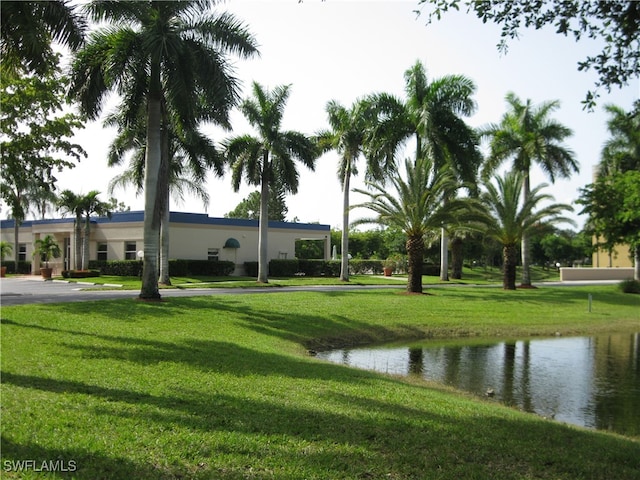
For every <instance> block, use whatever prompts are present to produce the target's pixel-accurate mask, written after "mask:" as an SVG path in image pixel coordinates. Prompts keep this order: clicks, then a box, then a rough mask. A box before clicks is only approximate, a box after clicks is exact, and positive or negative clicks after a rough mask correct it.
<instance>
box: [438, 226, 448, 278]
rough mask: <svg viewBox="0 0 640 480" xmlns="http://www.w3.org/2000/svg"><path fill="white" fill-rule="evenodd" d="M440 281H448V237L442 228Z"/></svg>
mask: <svg viewBox="0 0 640 480" xmlns="http://www.w3.org/2000/svg"><path fill="white" fill-rule="evenodd" d="M440 280H441V281H443V282H448V281H449V237H448V235H447V231H446V230H445V229H444V228H443V229H442V230H441V233H440Z"/></svg>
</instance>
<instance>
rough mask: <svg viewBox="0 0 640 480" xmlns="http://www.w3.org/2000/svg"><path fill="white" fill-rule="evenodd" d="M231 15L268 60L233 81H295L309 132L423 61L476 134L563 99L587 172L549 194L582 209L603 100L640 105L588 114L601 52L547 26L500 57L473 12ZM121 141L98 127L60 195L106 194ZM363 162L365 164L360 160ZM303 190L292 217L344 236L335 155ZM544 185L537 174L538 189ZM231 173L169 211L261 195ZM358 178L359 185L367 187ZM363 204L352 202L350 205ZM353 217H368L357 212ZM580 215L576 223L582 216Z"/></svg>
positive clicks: (618, 97) (409, 8) (527, 33)
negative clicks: (113, 153) (115, 143)
mask: <svg viewBox="0 0 640 480" xmlns="http://www.w3.org/2000/svg"><path fill="white" fill-rule="evenodd" d="M217 8H218V9H224V10H228V11H230V12H232V13H234V14H235V15H236V16H237V17H238V18H239V19H240V20H242V21H243V22H244V23H245V24H247V25H248V27H249V29H250V31H251V32H252V33H253V34H254V35H255V36H256V38H257V40H258V42H259V44H260V50H261V56H260V57H257V58H254V59H251V60H235V59H234V60H233V63H234V66H235V70H236V75H237V76H238V78H239V79H240V80H241V81H242V83H243V86H244V95H243V96H246V95H248V94H249V88H250V85H251V83H252V82H253V81H257V82H259V83H260V84H262V85H264V86H265V87H268V88H273V87H274V86H276V85H282V84H290V85H291V95H290V98H289V101H288V103H287V108H286V111H285V116H284V128H286V129H294V130H299V131H302V132H304V133H308V134H312V133H314V132H316V131H318V130H320V129H323V128H326V127H327V120H326V113H325V106H326V104H327V102H328V101H329V100H337V101H339V102H341V103H342V104H344V105H345V106H348V105H351V104H352V102H353V101H354V100H356V99H357V98H358V97H361V96H364V95H367V94H369V93H374V92H388V93H393V94H396V95H398V96H400V97H401V98H404V72H405V70H407V69H408V68H409V67H411V66H412V65H413V64H414V63H415V62H416V60H420V61H422V63H423V64H424V65H425V66H426V68H427V73H428V76H429V78H430V79H433V78H436V77H440V76H443V75H448V74H463V75H466V76H468V77H470V78H471V79H472V80H474V82H475V83H476V86H477V94H476V97H475V98H476V100H477V103H478V110H477V113H476V114H475V115H474V116H473V117H471V118H469V119H468V122H469V123H470V124H471V125H473V126H482V125H485V124H487V123H490V122H497V121H499V119H500V117H501V116H502V114H503V113H504V111H505V101H504V97H505V95H506V93H507V92H509V91H513V92H514V93H516V95H518V96H519V97H520V98H521V99H523V100H526V99H531V100H532V102H533V103H539V102H542V101H547V100H560V102H561V107H560V109H559V110H557V111H556V112H555V114H554V118H556V119H557V120H559V121H560V122H562V123H564V124H565V125H566V126H568V127H570V128H571V129H573V131H574V135H573V137H572V138H571V139H569V140H568V141H567V146H568V147H569V148H571V149H572V150H573V151H574V152H575V155H576V158H577V160H578V162H579V163H580V165H581V172H580V174H577V175H574V176H573V177H572V178H571V179H570V180H561V181H557V182H556V184H555V185H551V186H550V187H549V190H548V191H549V192H550V193H552V194H553V195H554V196H555V198H556V201H559V202H564V203H574V202H575V200H576V199H577V197H578V189H579V188H580V187H583V186H584V185H586V184H587V183H589V182H591V178H592V170H593V166H594V165H595V164H597V162H598V161H599V154H600V149H601V147H602V144H603V143H604V141H605V140H606V139H607V132H606V120H607V116H606V114H605V113H604V112H603V111H602V108H601V107H602V106H603V105H604V104H606V103H615V104H617V105H620V106H621V107H623V108H625V109H628V108H629V107H630V106H631V104H632V103H633V101H634V100H636V99H637V98H639V97H640V81H639V80H638V79H636V80H635V81H634V83H633V84H632V85H629V86H627V87H625V88H624V89H621V90H618V89H615V90H613V91H612V92H611V93H610V94H607V92H606V91H605V90H602V91H601V92H600V94H601V98H600V100H599V105H598V107H597V108H596V110H595V111H594V112H586V111H584V110H583V108H582V104H581V101H582V100H583V99H584V96H585V94H586V92H587V90H588V89H590V88H592V86H593V82H594V80H595V78H596V77H595V74H593V73H590V72H587V73H584V72H578V71H577V62H578V61H580V60H583V59H584V58H585V57H586V56H587V55H588V54H595V53H599V52H600V48H599V47H600V46H599V45H598V42H595V41H593V40H589V39H586V40H584V41H581V42H580V43H576V42H574V41H573V39H572V38H565V37H563V36H560V35H557V34H555V33H554V32H553V30H551V29H547V30H542V31H534V30H524V31H523V32H522V33H521V37H520V39H519V40H515V41H511V42H510V44H509V52H508V54H506V55H503V54H501V53H499V52H498V50H497V48H496V44H497V43H498V41H499V39H500V30H499V28H498V27H496V26H494V25H490V24H486V25H485V24H482V22H481V21H480V20H478V19H477V18H476V17H475V16H474V15H472V14H465V13H456V12H451V13H448V14H446V15H445V16H444V17H443V19H442V20H441V21H440V22H438V23H435V24H432V25H428V26H427V25H426V16H422V17H417V16H416V14H415V13H414V10H416V9H417V8H418V5H417V0H416V1H398V0H396V1H390V0H387V1H355V0H354V1H340V0H327V1H325V2H320V1H319V0H305V1H304V2H303V3H298V2H297V0H280V1H275V0H267V1H244V0H230V1H227V2H226V3H224V4H221V5H220V6H218V7H217ZM232 122H233V126H234V131H233V134H234V135H235V134H242V133H252V131H251V129H250V128H249V127H248V126H247V124H246V122H245V121H244V119H243V118H242V116H241V115H240V114H239V113H238V112H234V114H233V116H232ZM205 131H207V132H208V133H210V134H211V135H212V136H213V139H214V140H215V141H216V142H218V141H222V140H223V139H224V138H226V137H227V136H229V135H230V133H225V132H221V131H220V130H218V129H216V128H206V129H205ZM113 136H114V132H113V131H112V130H106V129H103V128H102V126H101V124H100V123H99V122H98V123H96V124H92V125H89V126H88V127H87V128H86V129H85V130H83V131H81V132H79V133H78V135H77V137H76V140H77V141H78V142H79V143H80V144H81V145H83V147H84V148H85V149H86V150H87V152H88V153H89V158H88V159H86V160H83V161H82V162H81V164H80V165H79V166H78V167H76V168H75V169H73V170H70V171H68V172H64V173H62V174H60V175H59V187H61V188H71V189H72V190H74V191H78V192H80V191H82V192H85V193H86V192H87V191H89V190H92V189H97V190H100V191H102V192H104V194H103V196H104V198H105V199H106V198H107V197H108V195H107V185H108V181H109V179H110V178H112V177H113V176H115V175H116V174H118V173H120V170H118V169H109V168H107V167H106V150H107V147H108V145H109V142H110V141H111V139H112V138H113ZM361 161H362V160H361ZM302 168H303V167H301V170H300V173H301V177H300V192H299V194H298V195H296V196H294V197H290V198H289V199H288V201H287V204H288V207H289V215H288V217H289V218H294V217H297V218H298V219H299V220H300V221H303V222H320V223H324V224H329V225H331V226H332V227H338V228H340V227H341V209H342V193H341V184H340V182H339V181H338V179H337V177H336V169H337V155H336V154H335V153H328V154H326V155H324V156H323V157H321V158H320V159H319V160H318V163H317V167H316V171H315V172H309V171H306V170H304V171H303V170H302ZM540 182H548V179H546V178H545V177H544V176H543V174H542V173H541V172H540V171H539V170H538V169H534V171H533V172H532V184H538V183H540ZM230 184H231V182H230V176H229V175H226V176H225V177H224V178H223V179H215V178H211V179H210V181H209V183H208V187H209V192H210V196H211V202H210V204H209V205H208V207H207V208H206V209H205V208H204V206H203V205H202V202H201V201H200V200H197V199H193V198H187V199H185V202H183V203H181V204H172V210H180V211H192V212H205V211H206V212H207V213H208V214H209V215H211V216H223V215H224V214H225V213H226V212H228V211H230V210H231V209H233V208H234V207H235V206H236V205H237V204H238V203H239V202H240V201H241V200H242V198H244V197H245V196H246V195H247V194H248V193H249V192H251V191H252V190H255V189H256V188H255V187H248V186H245V187H243V188H242V189H241V190H240V192H238V193H234V192H233V191H232V189H231V187H230ZM361 185H362V184H361V181H358V180H356V181H355V182H354V186H356V187H358V186H361ZM115 196H116V197H117V198H118V199H119V200H122V201H124V202H125V203H126V204H128V205H130V206H131V207H132V209H142V208H143V199H142V197H139V198H137V197H135V195H134V193H133V192H132V191H123V190H118V191H116V192H115ZM359 200H361V198H359V197H357V196H356V195H353V194H352V203H357V202H358V201H359ZM351 215H352V218H358V217H363V216H368V215H367V212H366V211H359V210H355V211H353V212H352V214H351ZM574 218H576V220H577V221H578V224H579V226H581V225H582V223H583V221H584V219H582V218H577V217H575V216H574Z"/></svg>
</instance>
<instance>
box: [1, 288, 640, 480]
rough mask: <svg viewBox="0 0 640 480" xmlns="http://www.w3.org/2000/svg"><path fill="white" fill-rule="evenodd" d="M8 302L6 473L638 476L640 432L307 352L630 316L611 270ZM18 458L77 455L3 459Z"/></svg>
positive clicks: (611, 324) (607, 327)
mask: <svg viewBox="0 0 640 480" xmlns="http://www.w3.org/2000/svg"><path fill="white" fill-rule="evenodd" d="M588 294H592V296H593V308H592V312H591V313H588V312H587V296H588ZM1 316H2V337H1V341H2V359H1V361H2V465H3V470H4V471H3V472H2V473H3V474H2V478H38V479H39V478H78V479H179V478H180V479H223V480H227V479H245V478H246V479H290V480H294V479H295V480H298V479H323V480H324V479H432V478H433V479H452V480H453V479H456V480H458V479H498V480H499V479H534V478H535V479H540V478H542V479H581V478H584V479H613V478H615V479H634V478H636V479H637V478H640V439H639V438H625V437H622V436H617V435H613V434H609V433H604V432H594V431H589V430H585V429H580V428H577V427H572V426H567V425H562V424H560V423H556V422H552V421H548V420H544V419H541V418H538V417H536V416H534V415H530V414H525V413H522V412H519V411H516V410H514V409H510V408H507V407H502V406H499V405H497V404H495V403H494V402H491V401H487V400H483V399H478V398H474V397H472V396H470V395H468V394H463V393H460V392H456V391H453V390H451V389H448V388H445V387H440V386H438V385H432V384H427V383H425V382H423V381H418V380H409V379H399V378H394V377H389V376H385V375H381V374H375V373H370V372H364V371H359V370H353V369H350V368H347V367H344V366H340V365H333V364H329V363H323V362H320V361H318V360H316V359H314V358H312V357H310V356H309V355H308V354H307V351H308V350H309V349H316V350H318V349H321V348H323V347H328V346H337V345H350V344H361V343H366V342H378V341H387V340H399V339H418V338H429V337H450V336H456V335H465V336H470V335H481V336H502V337H505V336H510V337H513V336H530V335H551V334H555V333H556V332H559V333H561V334H563V335H569V334H578V333H597V332H606V331H612V332H613V331H619V332H628V331H638V330H639V329H640V296H638V295H624V294H622V293H619V291H618V290H617V289H616V287H613V286H612V287H580V288H577V287H575V288H572V287H561V288H549V287H546V288H539V289H534V290H517V291H513V292H505V291H503V290H502V289H498V288H482V287H476V288H465V287H458V288H440V289H435V288H434V289H432V290H430V293H429V294H428V295H407V294H405V293H403V292H402V291H396V290H376V291H351V292H346V291H343V292H299V293H292V292H280V291H271V292H269V293H265V294H253V295H241V294H239V295H230V296H226V295H225V296H212V297H192V298H180V299H169V300H167V301H165V302H162V303H145V302H140V301H136V300H119V301H103V302H87V303H73V304H58V305H29V306H17V307H4V308H2V313H1ZM26 459H33V460H36V461H37V464H38V465H40V463H41V462H42V461H43V460H58V461H64V462H67V463H66V465H67V466H68V465H69V462H73V463H72V465H75V467H76V468H77V469H76V471H74V472H67V473H58V474H56V475H53V474H51V475H47V474H46V473H34V472H32V471H31V472H20V473H18V472H13V471H7V466H11V465H15V463H11V462H12V461H13V462H15V461H17V460H26Z"/></svg>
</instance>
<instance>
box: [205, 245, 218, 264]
mask: <svg viewBox="0 0 640 480" xmlns="http://www.w3.org/2000/svg"><path fill="white" fill-rule="evenodd" d="M207 260H210V261H212V262H217V261H218V260H220V249H219V248H210V249H209V250H208V251H207Z"/></svg>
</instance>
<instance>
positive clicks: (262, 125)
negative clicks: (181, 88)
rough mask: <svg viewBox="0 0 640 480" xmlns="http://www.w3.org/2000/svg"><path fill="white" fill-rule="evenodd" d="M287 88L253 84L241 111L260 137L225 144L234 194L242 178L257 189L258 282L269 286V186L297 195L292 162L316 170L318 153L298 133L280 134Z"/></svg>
mask: <svg viewBox="0 0 640 480" xmlns="http://www.w3.org/2000/svg"><path fill="white" fill-rule="evenodd" d="M289 89H290V86H289V85H281V86H277V87H275V88H274V89H273V90H271V91H269V90H268V89H265V88H264V87H262V86H261V85H260V84H259V83H257V82H253V98H249V99H246V100H245V101H244V102H242V104H241V105H240V110H241V111H242V113H243V115H244V116H245V117H246V119H247V120H248V121H249V123H250V124H251V125H252V126H253V127H254V128H255V129H256V130H257V131H258V133H259V137H253V136H251V135H242V136H238V137H233V138H230V139H227V140H226V141H225V142H224V149H225V157H226V158H227V159H228V161H229V164H230V166H231V172H232V181H233V187H234V189H235V191H238V190H239V189H240V182H241V180H242V177H243V176H244V177H245V178H246V181H247V182H248V183H249V184H251V185H259V186H260V220H259V234H258V282H261V283H267V282H268V278H267V277H268V268H269V260H268V257H267V255H268V250H267V234H268V228H269V186H270V185H271V184H272V183H274V182H280V186H282V188H283V189H284V190H285V191H287V192H290V193H293V194H295V193H297V192H298V171H297V169H296V165H295V160H298V161H300V162H302V164H303V165H305V166H306V167H307V168H309V169H311V170H313V169H314V168H315V160H316V158H317V157H318V156H319V153H320V152H319V150H318V148H317V146H316V144H315V142H313V141H312V140H311V139H309V138H308V137H306V136H305V135H304V134H302V133H300V132H296V131H293V130H285V131H283V130H281V125H282V116H283V113H284V107H285V105H286V103H287V99H288V98H289Z"/></svg>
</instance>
